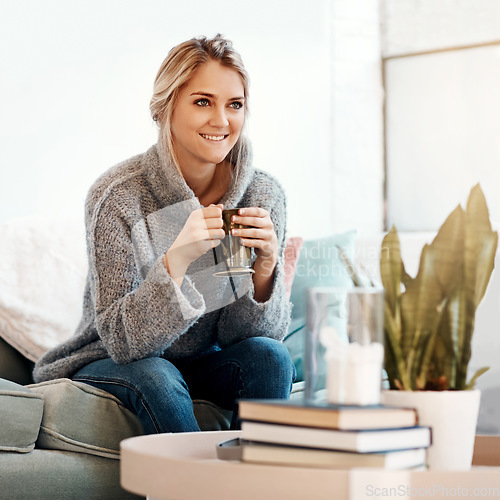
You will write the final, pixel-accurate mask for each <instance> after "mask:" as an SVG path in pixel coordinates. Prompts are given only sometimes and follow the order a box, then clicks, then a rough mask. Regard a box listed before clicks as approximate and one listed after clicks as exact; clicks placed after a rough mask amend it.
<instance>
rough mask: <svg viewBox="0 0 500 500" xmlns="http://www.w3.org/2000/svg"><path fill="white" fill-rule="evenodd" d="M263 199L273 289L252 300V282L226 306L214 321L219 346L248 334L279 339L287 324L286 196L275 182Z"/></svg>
mask: <svg viewBox="0 0 500 500" xmlns="http://www.w3.org/2000/svg"><path fill="white" fill-rule="evenodd" d="M266 199H269V200H271V199H272V202H270V203H268V206H264V204H265V203H261V205H260V206H261V207H262V206H263V208H266V209H267V210H269V213H270V216H271V220H272V221H273V224H274V229H275V231H276V236H277V238H278V262H277V264H276V269H275V274H274V282H273V289H272V292H271V295H270V297H269V298H268V300H267V301H266V302H257V301H256V300H255V299H254V289H253V284H252V286H251V287H250V290H249V291H248V293H246V294H245V295H244V296H243V297H241V298H240V299H238V300H236V301H235V302H233V303H231V304H230V305H228V306H226V307H225V308H224V310H223V311H222V313H221V316H220V319H219V324H218V340H219V344H220V345H221V347H224V346H227V345H231V344H234V343H236V342H239V341H241V340H244V339H246V338H249V337H270V338H274V339H276V340H280V341H281V340H283V338H284V337H285V336H286V333H287V331H288V325H289V323H290V303H289V300H288V297H287V295H286V288H285V280H284V251H285V237H286V198H285V194H284V192H283V190H282V188H281V187H280V186H279V184H276V185H274V186H273V189H272V190H271V192H270V193H269V197H266Z"/></svg>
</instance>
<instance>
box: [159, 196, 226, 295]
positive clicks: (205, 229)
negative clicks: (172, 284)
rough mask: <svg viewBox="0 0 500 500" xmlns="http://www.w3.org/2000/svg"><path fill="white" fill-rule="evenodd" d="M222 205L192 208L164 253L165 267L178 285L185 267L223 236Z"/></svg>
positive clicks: (218, 242)
mask: <svg viewBox="0 0 500 500" xmlns="http://www.w3.org/2000/svg"><path fill="white" fill-rule="evenodd" d="M222 208H223V205H210V206H208V207H204V208H199V209H197V210H194V211H193V212H191V214H190V215H189V217H188V219H187V221H186V223H185V224H184V227H183V228H182V230H181V232H180V233H179V235H178V236H177V238H176V239H175V241H174V242H173V243H172V246H171V247H170V248H169V249H168V251H167V253H166V254H165V262H166V267H167V270H168V272H169V273H170V275H171V276H172V278H174V280H175V281H176V282H177V284H178V285H179V286H180V285H181V284H182V281H183V279H184V275H185V274H186V271H187V268H188V267H189V265H190V264H191V262H194V261H195V260H196V259H198V258H199V257H201V256H202V255H203V254H205V253H206V252H207V251H208V250H210V249H211V248H215V247H216V246H217V245H219V244H220V242H221V240H222V239H223V238H224V236H225V233H224V230H223V229H222V225H223V221H222Z"/></svg>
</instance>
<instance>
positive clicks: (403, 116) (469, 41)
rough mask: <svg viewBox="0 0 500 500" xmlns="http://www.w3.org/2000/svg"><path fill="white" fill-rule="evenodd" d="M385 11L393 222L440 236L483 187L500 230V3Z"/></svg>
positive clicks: (465, 1) (391, 1)
mask: <svg viewBox="0 0 500 500" xmlns="http://www.w3.org/2000/svg"><path fill="white" fill-rule="evenodd" d="M383 6H384V15H383V20H384V21H383V34H384V36H383V40H384V41H383V55H384V57H386V58H392V59H388V60H387V61H386V64H385V69H386V71H385V82H386V96H387V103H386V123H387V126H386V138H387V140H386V148H387V149H386V154H387V172H388V196H387V203H388V222H389V225H392V224H395V225H396V227H397V228H399V229H400V230H407V231H422V230H424V231H425V230H436V229H438V227H439V226H440V225H441V224H442V223H443V222H444V219H445V217H446V216H447V215H448V214H449V213H450V212H451V211H452V210H453V209H454V208H455V206H456V205H457V204H458V203H460V202H464V201H466V199H467V196H468V193H469V191H470V189H471V188H472V186H473V185H474V184H476V183H477V182H480V183H481V186H482V188H483V191H484V192H485V196H486V199H487V202H488V205H489V208H490V214H491V217H492V219H493V221H494V222H495V224H496V225H499V226H500V196H499V195H500V141H499V139H498V138H499V136H500V118H499V117H500V93H499V92H498V89H499V88H500V64H499V62H500V23H499V21H498V20H499V19H500V2H498V1H496V0H450V1H446V2H444V1H443V2H436V1H435V0H418V1H417V0H404V1H401V0H385V1H384V2H383ZM477 44H484V46H478V47H474V48H470V46H471V45H472V46H475V45H477ZM426 51H434V52H435V53H431V54H429V53H426ZM412 54H420V55H417V56H415V55H412ZM405 55H407V56H410V57H401V56H405Z"/></svg>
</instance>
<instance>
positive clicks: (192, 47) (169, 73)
mask: <svg viewBox="0 0 500 500" xmlns="http://www.w3.org/2000/svg"><path fill="white" fill-rule="evenodd" d="M211 60H213V61H217V62H219V63H220V64H222V65H223V66H225V67H227V68H230V69H233V70H234V71H236V72H237V73H238V74H239V75H240V77H241V81H242V83H243V89H244V97H245V115H246V113H247V111H248V107H247V102H248V87H249V77H248V73H247V72H246V70H245V67H244V66H243V61H242V60H241V56H240V55H239V54H238V53H237V52H236V51H235V50H234V48H233V44H232V42H231V41H229V40H227V39H225V38H224V37H223V36H222V35H221V34H218V35H216V36H215V37H214V38H207V37H199V38H192V39H191V40H187V41H186V42H183V43H181V44H179V45H177V46H175V47H174V48H173V49H171V50H170V52H169V53H168V55H167V57H166V58H165V60H164V61H163V63H162V64H161V66H160V69H159V70H158V73H157V75H156V78H155V82H154V87H153V96H152V98H151V102H150V104H149V109H150V111H151V116H152V117H153V120H154V121H155V122H156V123H157V124H158V126H159V127H160V134H159V141H160V143H161V144H160V146H161V147H163V148H164V149H166V151H167V152H168V153H170V156H171V157H172V159H173V160H174V163H175V164H176V166H177V168H179V164H178V161H177V158H176V155H175V150H174V146H173V140H172V132H171V129H170V121H171V118H172V114H173V111H174V107H175V104H176V102H177V98H178V96H179V91H180V89H181V88H182V87H183V85H185V84H186V83H187V82H188V81H189V79H190V78H191V76H192V74H193V73H194V72H195V71H196V69H197V68H198V67H199V66H200V65H201V64H203V63H206V62H208V61H211ZM247 150H248V143H247V139H246V137H245V136H244V133H243V131H242V133H241V135H240V137H239V139H238V141H237V142H236V144H235V145H234V146H233V148H232V149H231V151H230V152H229V153H228V155H227V157H226V160H228V161H229V162H231V163H232V164H233V165H234V167H235V173H236V174H237V173H238V171H239V166H240V163H241V159H242V156H243V155H245V154H246V152H247Z"/></svg>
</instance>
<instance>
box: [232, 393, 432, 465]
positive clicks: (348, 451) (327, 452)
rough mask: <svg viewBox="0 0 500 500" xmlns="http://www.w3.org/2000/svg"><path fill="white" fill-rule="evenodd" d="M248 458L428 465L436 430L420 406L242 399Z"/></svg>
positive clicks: (243, 449) (243, 452) (242, 451)
mask: <svg viewBox="0 0 500 500" xmlns="http://www.w3.org/2000/svg"><path fill="white" fill-rule="evenodd" d="M239 416H240V419H241V421H242V424H241V430H242V433H241V434H242V438H241V440H240V442H239V457H240V458H241V460H243V461H245V462H252V463H264V464H276V465H295V466H300V467H332V468H341V469H342V468H352V467H379V468H386V469H409V468H425V464H426V449H427V448H428V447H429V446H430V444H431V429H430V428H429V427H424V426H419V425H418V415H417V412H416V410H415V409H412V408H398V407H390V406H383V405H370V406H347V405H333V404H328V403H324V404H321V403H314V404H306V403H304V402H303V401H302V400H301V401H296V400H295V401H294V400H241V401H240V402H239Z"/></svg>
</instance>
